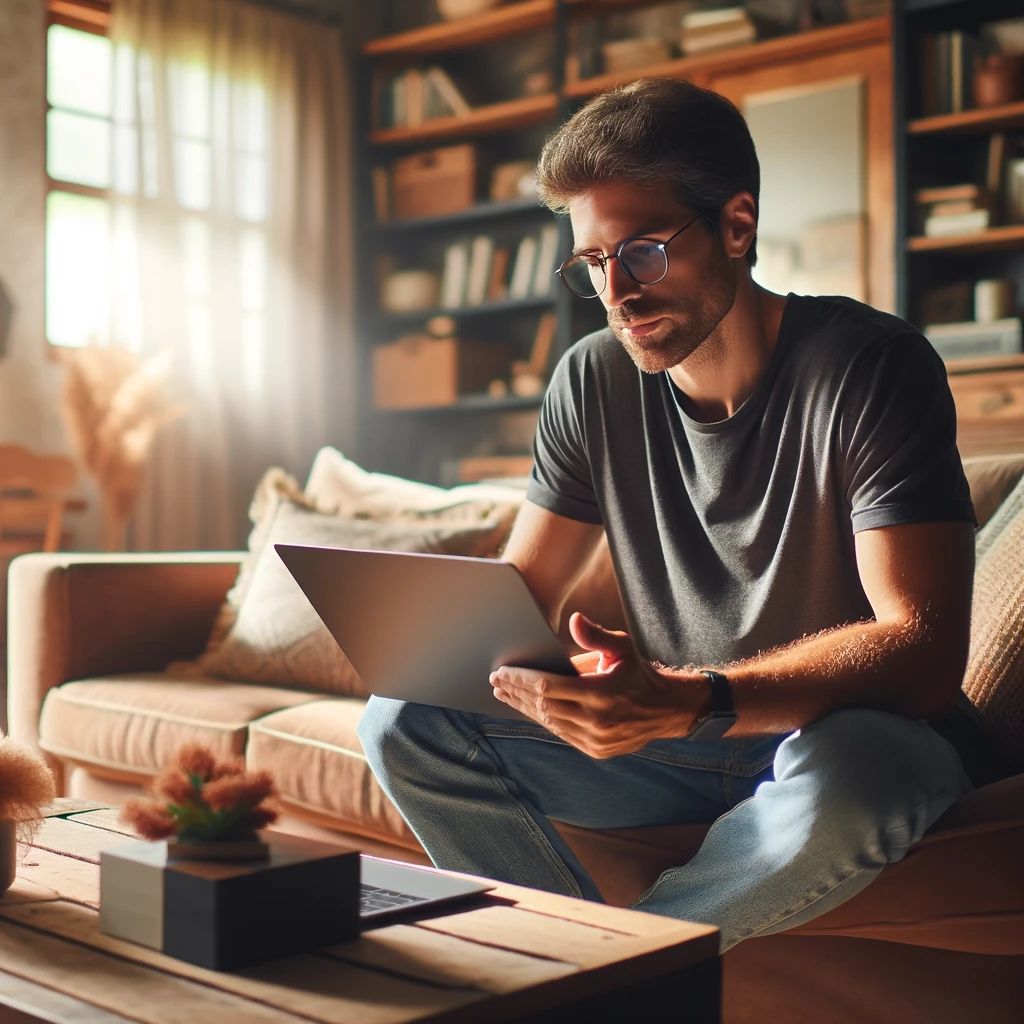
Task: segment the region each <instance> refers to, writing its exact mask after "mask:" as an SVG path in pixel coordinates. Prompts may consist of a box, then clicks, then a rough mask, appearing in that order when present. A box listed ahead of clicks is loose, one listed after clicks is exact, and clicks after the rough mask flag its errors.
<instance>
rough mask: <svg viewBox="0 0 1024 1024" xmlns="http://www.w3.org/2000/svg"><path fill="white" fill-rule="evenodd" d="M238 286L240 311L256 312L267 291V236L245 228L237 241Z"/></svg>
mask: <svg viewBox="0 0 1024 1024" xmlns="http://www.w3.org/2000/svg"><path fill="white" fill-rule="evenodd" d="M238 285H239V293H240V297H241V300H242V309H244V310H246V311H247V312H254V311H255V312H258V311H259V310H261V309H262V308H263V302H264V299H263V297H264V294H265V293H266V290H267V236H266V235H265V234H264V233H263V232H262V231H260V230H258V229H256V228H247V229H246V230H244V231H243V232H242V233H241V235H240V236H239V239H238Z"/></svg>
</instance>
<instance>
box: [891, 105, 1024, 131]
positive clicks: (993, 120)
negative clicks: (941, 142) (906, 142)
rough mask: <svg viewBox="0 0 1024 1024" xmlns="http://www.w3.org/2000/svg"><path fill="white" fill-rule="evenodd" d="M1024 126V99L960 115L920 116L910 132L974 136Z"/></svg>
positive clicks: (910, 125)
mask: <svg viewBox="0 0 1024 1024" xmlns="http://www.w3.org/2000/svg"><path fill="white" fill-rule="evenodd" d="M1014 127H1024V100H1021V101H1020V102H1018V103H1005V104H1003V105H1002V106H999V107H982V108H979V109H978V110H964V111H962V112H961V113H959V114H940V115H938V116H936V117H919V118H917V119H915V120H913V121H911V122H909V123H908V125H907V133H908V134H909V135H933V134H939V133H942V134H946V135H974V134H981V133H984V132H990V131H996V130H998V129H1000V128H1014Z"/></svg>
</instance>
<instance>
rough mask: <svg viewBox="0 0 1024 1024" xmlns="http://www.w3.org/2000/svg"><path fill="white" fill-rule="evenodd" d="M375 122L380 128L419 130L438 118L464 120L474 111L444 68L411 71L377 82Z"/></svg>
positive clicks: (375, 88)
mask: <svg viewBox="0 0 1024 1024" xmlns="http://www.w3.org/2000/svg"><path fill="white" fill-rule="evenodd" d="M372 102H373V123H374V124H375V125H376V127H378V128H415V127H417V126H418V125H421V124H423V122H424V121H430V120H432V119H433V118H437V117H462V116H464V115H466V114H468V113H469V112H470V110H472V107H471V106H470V104H469V102H468V101H467V100H466V97H465V96H464V95H463V94H462V91H461V90H460V89H459V87H458V86H457V85H456V84H455V83H454V82H453V81H452V78H451V76H450V75H449V74H448V72H447V71H445V70H444V69H443V68H439V67H427V68H409V69H408V70H406V71H403V72H402V73H401V74H399V75H395V76H393V77H391V78H385V77H378V78H377V79H376V80H375V81H374V92H373V101H372Z"/></svg>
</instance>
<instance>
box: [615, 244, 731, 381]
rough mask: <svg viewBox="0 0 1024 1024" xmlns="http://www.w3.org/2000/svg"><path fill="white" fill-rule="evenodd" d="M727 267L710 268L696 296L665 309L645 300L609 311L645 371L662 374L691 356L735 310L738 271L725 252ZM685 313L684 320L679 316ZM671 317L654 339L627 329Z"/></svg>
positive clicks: (618, 334) (619, 334) (628, 349)
mask: <svg viewBox="0 0 1024 1024" xmlns="http://www.w3.org/2000/svg"><path fill="white" fill-rule="evenodd" d="M721 255H722V257H723V260H724V264H725V265H724V266H719V267H715V268H713V269H711V271H710V273H709V274H708V275H707V276H706V279H705V280H703V281H698V282H695V285H694V292H695V294H696V296H697V297H696V298H695V299H694V300H693V301H692V302H691V303H687V304H685V305H684V304H682V303H680V304H679V305H677V306H673V307H663V308H662V309H655V308H645V306H644V305H643V303H642V302H639V303H634V302H627V303H623V305H621V306H619V307H618V308H617V309H616V310H615V311H614V312H612V311H609V313H608V326H609V327H610V328H611V330H612V333H613V334H614V335H615V337H616V338H618V340H619V342H620V343H621V345H622V347H623V348H624V349H625V350H626V352H627V353H628V354H629V357H630V359H632V360H633V362H634V363H635V364H636V367H637V369H639V370H641V371H642V372H643V373H663V372H664V371H665V370H670V369H672V367H673V366H678V365H679V364H680V363H682V362H683V361H684V360H685V359H688V358H689V357H690V356H691V355H693V353H694V352H696V351H697V349H698V348H700V346H701V345H703V344H704V342H705V341H707V339H708V338H709V337H711V335H712V333H714V331H715V329H716V328H717V327H718V325H719V324H720V323H721V322H722V320H723V319H724V318H725V316H726V314H727V313H728V312H729V310H731V309H732V307H733V303H734V302H735V301H736V273H735V270H734V268H733V267H732V266H731V264H730V261H729V259H728V257H726V256H725V253H724V252H723V253H722V254H721ZM680 314H683V315H682V318H681V320H677V319H676V318H677V317H679V315H680ZM657 316H665V317H668V318H669V326H668V329H667V330H666V329H665V327H664V326H659V328H658V333H657V334H656V335H655V337H653V338H644V337H640V338H634V337H633V336H632V335H631V334H630V333H629V332H628V331H627V330H626V328H627V327H628V326H629V324H630V323H631V322H636V321H643V320H652V319H654V318H655V317H657Z"/></svg>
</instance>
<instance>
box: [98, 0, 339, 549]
mask: <svg viewBox="0 0 1024 1024" xmlns="http://www.w3.org/2000/svg"><path fill="white" fill-rule="evenodd" d="M110 34H111V41H112V43H113V44H114V54H115V58H114V64H115V74H114V80H115V86H114V95H115V111H116V122H117V124H116V144H115V147H114V148H115V153H114V165H115V181H114V185H115V187H114V190H113V196H114V202H113V211H112V216H113V221H114V238H115V252H116V263H117V267H118V271H117V274H116V284H115V296H114V303H113V305H114V309H113V321H114V325H115V328H114V340H115V341H117V342H120V343H121V344H124V345H126V346H127V347H129V348H132V349H134V350H136V351H138V352H139V353H140V354H141V355H143V356H147V355H152V354H155V353H157V352H162V351H167V350H169V351H171V352H172V353H173V359H174V374H173V378H172V381H171V383H170V384H169V388H170V389H171V390H172V391H173V397H174V398H176V399H180V400H181V401H183V402H184V403H185V405H186V406H187V411H186V414H185V416H184V417H183V418H182V419H181V420H179V421H177V422H176V423H174V424H173V425H171V426H169V427H168V428H166V430H165V432H164V434H163V435H162V436H161V437H160V439H159V440H158V442H157V445H156V449H155V451H154V456H153V460H152V463H151V465H150V469H149V474H148V481H147V485H146V489H145V492H144V494H143V497H142V499H141V501H140V504H139V508H138V510H137V512H136V514H135V517H134V519H133V521H132V523H131V526H130V543H131V546H132V547H134V548H136V549H138V550H147V549H148V550H188V549H195V548H228V547H234V546H236V545H238V544H239V542H240V541H241V540H242V539H243V538H244V536H245V532H246V531H245V526H246V523H245V511H246V507H247V504H248V500H249V497H250V495H251V493H252V490H253V485H254V483H255V481H256V479H257V478H258V476H259V475H260V473H261V472H262V470H263V469H264V468H266V467H267V466H270V465H281V466H284V467H285V468H286V469H288V470H289V471H291V472H293V473H295V474H297V475H299V476H300V477H301V476H302V475H303V474H304V473H305V471H306V470H307V468H308V466H309V463H310V461H311V458H312V455H313V453H314V452H315V451H316V449H317V448H318V447H319V446H320V445H322V444H325V443H332V444H336V445H338V446H340V447H343V448H344V447H346V446H349V447H350V446H351V444H352V442H353V433H354V429H355V421H354V414H353V410H354V407H355V401H354V388H355V353H354V341H353V330H352V325H351V320H350V310H351V305H352V303H351V291H352V286H351V282H350V277H349V272H350V268H351V265H352V263H351V260H352V257H351V251H352V242H351V216H350V200H349V195H350V180H349V176H350V173H351V166H350V153H349V149H350V143H349V137H350V106H349V85H348V82H347V80H346V76H345V73H344V66H343V50H342V42H341V39H340V37H339V33H338V32H337V30H335V29H332V28H327V27H325V26H324V25H323V24H322V23H316V22H309V21H304V20H302V19H299V18H295V17H291V16H288V15H285V14H281V13H279V12H277V11H271V10H268V9H266V8H261V7H260V6H259V5H258V4H256V3H246V2H242V0H117V2H116V3H115V4H114V5H113V12H112V19H111V26H110Z"/></svg>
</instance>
